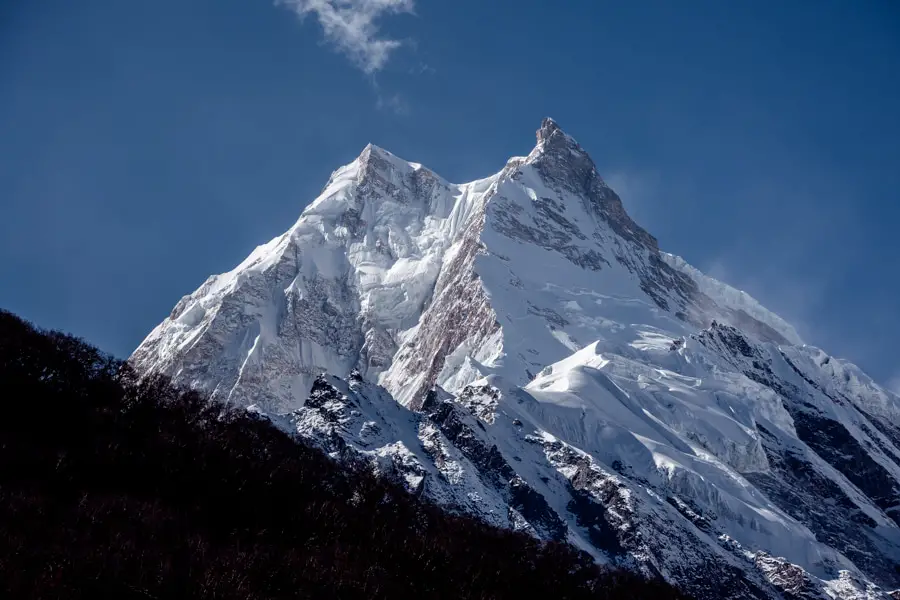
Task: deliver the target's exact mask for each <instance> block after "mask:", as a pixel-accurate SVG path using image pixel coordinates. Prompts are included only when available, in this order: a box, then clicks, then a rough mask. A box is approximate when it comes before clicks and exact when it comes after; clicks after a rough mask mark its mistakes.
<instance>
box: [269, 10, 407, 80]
mask: <svg viewBox="0 0 900 600" xmlns="http://www.w3.org/2000/svg"><path fill="white" fill-rule="evenodd" d="M275 4H276V5H278V6H284V7H286V8H288V9H290V10H291V11H293V12H294V13H295V14H296V15H297V16H298V17H300V18H301V19H304V18H306V17H307V16H308V15H314V16H315V18H316V20H317V21H318V22H319V25H321V26H322V31H323V33H324V35H325V40H326V41H327V42H328V43H329V44H330V45H331V46H333V48H334V49H335V50H336V51H337V52H339V53H341V54H343V55H344V56H346V57H347V58H348V59H349V60H350V62H352V63H353V64H354V66H356V67H357V68H358V69H360V70H361V71H362V72H363V73H365V74H366V75H374V74H375V73H377V72H378V71H380V70H381V69H382V68H384V66H385V64H387V62H388V59H389V58H390V56H391V54H392V53H393V52H394V51H395V50H396V49H397V48H399V47H400V46H402V45H403V42H402V41H400V40H395V39H390V38H389V37H382V36H380V35H379V32H380V28H379V25H378V20H379V19H380V18H381V17H382V16H385V15H394V14H401V13H412V12H413V9H414V7H415V3H414V0H276V2H275Z"/></svg>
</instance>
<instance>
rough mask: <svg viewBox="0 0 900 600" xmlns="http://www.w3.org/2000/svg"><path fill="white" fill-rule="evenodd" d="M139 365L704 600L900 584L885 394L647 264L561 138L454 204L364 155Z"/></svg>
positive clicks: (609, 193) (897, 463)
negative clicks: (282, 233)
mask: <svg viewBox="0 0 900 600" xmlns="http://www.w3.org/2000/svg"><path fill="white" fill-rule="evenodd" d="M132 361H133V363H134V364H135V365H136V366H137V367H138V368H139V369H143V370H146V371H155V372H162V373H166V374H169V375H171V376H172V377H173V378H174V379H175V380H176V381H177V382H179V383H183V384H186V385H190V386H193V387H196V388H199V389H203V390H206V391H208V392H210V393H211V394H212V395H213V396H214V397H215V398H218V399H221V400H225V401H229V402H232V403H236V404H240V405H244V406H252V410H256V411H260V412H263V413H265V414H267V415H269V416H270V418H271V419H272V420H273V422H274V423H276V424H277V425H278V426H280V427H282V428H284V429H286V430H288V431H291V432H292V433H295V434H296V435H298V436H300V437H302V438H305V439H307V440H308V441H310V442H311V443H314V444H316V445H319V446H320V447H322V448H323V449H324V450H325V451H327V452H329V453H331V454H332V455H334V456H335V457H337V458H339V459H341V460H346V461H363V462H364V463H365V464H370V465H372V467H373V468H375V469H376V470H377V471H378V472H380V473H382V474H384V475H385V476H388V477H393V478H396V479H397V480H398V481H400V482H401V483H403V484H404V485H405V486H407V488H408V489H409V490H410V492H412V493H416V494H421V495H423V496H425V497H427V498H429V499H431V500H433V501H436V502H438V503H440V504H442V505H444V506H446V507H447V508H448V509H450V510H457V511H462V512H467V513H471V514H475V515H478V516H479V517H481V518H483V519H485V520H487V521H489V522H491V523H494V524H496V525H499V526H503V527H511V528H516V529H522V530H525V531H528V532H530V533H532V534H533V535H536V536H539V537H542V538H546V539H560V540H561V539H567V540H569V541H570V542H572V543H573V544H576V545H578V546H579V547H581V548H583V549H585V550H586V551H588V552H590V553H591V554H593V555H594V556H595V558H596V559H597V560H599V561H602V562H610V563H614V564H617V565H622V566H625V567H628V568H634V569H638V570H641V571H643V572H645V573H647V574H648V575H651V576H662V577H666V578H667V579H670V580H671V581H673V582H675V583H677V584H679V585H681V586H683V587H684V588H685V589H687V590H688V591H690V592H691V593H692V594H694V595H695V596H696V597H698V598H776V597H788V598H826V597H840V598H866V597H872V598H877V597H883V592H882V591H881V590H882V589H892V588H893V587H898V586H900V567H898V565H900V529H898V526H897V522H898V521H900V399H898V398H897V397H896V396H894V395H893V394H891V393H889V392H887V391H885V390H883V389H881V388H880V387H879V386H877V385H876V384H875V383H874V382H872V381H871V380H870V379H869V378H867V377H866V376H865V375H864V374H863V373H862V372H860V371H859V369H857V368H856V367H854V366H853V365H850V364H848V363H846V362H844V361H840V360H837V359H834V358H831V357H829V356H828V355H827V354H825V353H824V352H822V351H821V350H818V349H816V348H812V347H809V346H805V345H803V344H802V341H801V340H800V338H799V336H798V335H797V333H796V331H795V330H794V328H793V327H791V326H790V324H788V323H786V322H785V321H784V320H783V319H781V318H780V317H778V316H777V315H775V314H773V313H771V312H770V311H768V310H766V309H765V308H764V307H762V306H761V305H760V304H759V303H758V302H756V301H755V300H754V299H753V298H751V297H749V296H748V295H747V294H745V293H743V292H739V291H737V290H734V289H733V288H731V287H729V286H727V285H725V284H722V283H720V282H718V281H716V280H714V279H712V278H709V277H707V276H705V275H703V274H702V273H700V272H699V271H697V270H696V269H694V268H693V267H691V266H690V265H688V264H686V263H685V262H684V261H683V260H682V259H680V258H678V257H676V256H673V255H669V254H665V253H662V252H660V251H659V248H658V246H657V242H656V240H655V239H654V238H653V237H652V236H651V235H650V234H648V233H647V232H646V231H644V230H643V229H642V228H641V227H640V226H639V225H637V224H636V223H634V222H633V221H632V220H631V218H630V217H629V216H628V215H627V214H626V213H625V211H624V209H623V208H622V204H621V201H620V200H619V198H618V196H616V194H615V192H613V190H611V189H610V188H609V187H608V186H607V185H606V184H605V183H604V181H603V180H602V178H601V177H600V176H599V174H598V173H597V171H596V168H595V166H594V164H593V162H592V161H591V159H590V157H589V156H588V155H587V153H586V152H585V151H584V149H583V148H581V146H580V145H578V143H577V142H575V140H574V139H572V138H571V137H570V136H568V135H567V134H565V133H564V132H563V131H561V130H560V128H559V127H558V126H557V125H556V123H554V122H553V121H552V120H549V119H547V120H545V121H544V122H543V123H542V125H541V128H540V129H539V131H538V140H537V145H536V146H535V148H534V149H533V150H532V151H531V152H530V153H529V154H528V155H527V156H525V157H517V158H513V159H510V160H509V161H508V162H507V164H506V165H505V166H504V167H503V169H502V170H501V171H500V172H498V173H496V174H495V175H493V176H491V177H488V178H485V179H482V180H478V181H474V182H471V183H466V184H451V183H448V182H446V181H445V180H443V179H441V178H440V177H439V176H437V175H435V174H434V173H432V172H431V171H429V170H428V169H426V168H424V167H422V166H421V165H418V164H415V163H409V162H406V161H403V160H401V159H399V158H397V157H395V156H393V155H391V154H390V153H388V152H387V151H385V150H382V149H379V148H377V147H375V146H368V147H367V148H366V149H365V150H364V151H363V153H362V154H361V155H360V157H359V158H358V159H356V160H355V161H353V162H352V163H351V164H349V165H347V166H345V167H343V168H341V169H338V170H337V171H335V173H334V174H333V175H332V177H331V179H330V180H329V182H328V184H327V185H326V187H325V189H324V190H323V192H322V194H321V195H320V196H319V197H318V198H317V199H315V200H314V201H313V202H312V203H311V204H310V205H309V206H308V207H307V209H306V210H305V211H304V212H303V214H302V215H301V216H300V219H299V220H298V221H297V223H296V224H295V225H294V226H293V227H292V228H291V229H290V230H289V231H288V232H286V233H285V234H284V235H282V236H280V237H278V238H276V239H275V240H272V241H271V242H269V243H268V244H266V245H264V246H260V247H259V248H257V250H256V251H254V252H253V254H251V256H250V257H248V259H247V260H245V261H244V262H243V263H242V264H241V265H239V266H238V267H236V268H235V269H234V270H233V271H231V272H229V273H226V274H223V275H218V276H214V277H212V278H210V279H209V280H208V281H207V282H206V283H205V284H204V285H203V286H201V287H200V288H199V289H198V290H197V291H196V292H194V293H193V294H191V295H189V296H185V297H184V298H183V299H182V300H181V301H180V302H179V303H178V305H177V306H176V307H175V309H174V310H173V312H172V314H171V315H170V317H169V318H167V319H166V320H165V321H164V322H163V323H161V324H160V325H159V326H158V327H157V328H156V329H154V331H153V332H151V333H150V335H149V336H148V337H147V339H146V340H145V341H144V342H143V343H142V344H141V346H140V347H139V348H138V349H137V350H136V351H135V353H134V355H133V357H132ZM322 373H327V374H328V375H322Z"/></svg>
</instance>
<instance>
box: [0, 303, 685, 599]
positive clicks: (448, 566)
mask: <svg viewBox="0 0 900 600" xmlns="http://www.w3.org/2000/svg"><path fill="white" fill-rule="evenodd" d="M0 398H2V417H0V597H2V598H48V599H49V598H54V599H57V598H141V599H147V598H182V597H187V598H235V599H237V598H240V599H262V598H329V597H334V598H412V597H420V598H508V597H517V598H532V597H541V596H544V595H546V597H548V598H677V597H679V596H678V595H677V593H676V592H674V591H673V590H672V588H670V587H668V586H667V585H666V584H664V583H661V582H658V581H645V580H642V579H640V578H638V577H637V576H636V575H632V574H629V573H623V572H608V571H603V570H601V569H599V568H598V567H596V566H595V565H594V564H593V563H592V561H591V560H590V559H589V558H588V557H587V556H586V555H583V554H579V553H577V552H576V551H574V550H573V549H572V548H570V547H568V546H565V545H560V544H544V543H540V542H538V541H536V540H534V539H532V538H530V537H528V536H525V535H521V534H516V533H512V532H509V531H503V530H498V529H494V528H491V527H488V526H486V525H484V524H482V523H480V522H478V521H475V520H472V519H469V518H463V517H456V516H451V515H448V514H447V513H444V512H442V511H440V510H439V509H438V508H436V507H434V506H431V505H428V504H425V503H422V502H420V501H418V500H415V499H414V498H412V497H411V496H409V495H407V494H406V493H405V492H403V491H402V490H401V489H400V488H398V487H395V486H394V485H392V484H390V483H387V482H385V481H382V480H379V479H377V478H375V477H373V476H372V475H370V474H369V473H367V472H364V471H357V470H352V469H348V468H346V467H344V466H341V465H338V464H336V463H335V462H333V461H331V460H330V459H329V458H328V457H327V456H325V455H323V454H322V453H321V452H319V451H317V450H314V449H311V448H308V447H306V446H303V445H301V444H298V443H297V442H296V441H294V440H292V439H290V438H289V437H288V436H286V435H285V434H284V433H282V432H280V431H278V430H277V429H275V428H274V427H271V426H270V425H269V424H268V423H267V422H266V421H264V420H262V419H260V418H258V417H254V416H253V415H251V414H247V413H245V412H243V411H234V410H228V409H226V408H224V407H222V406H220V405H216V404H211V403H209V402H207V401H206V400H205V399H204V398H202V397H201V396H199V395H197V394H195V393H192V392H184V391H179V390H176V389H174V388H173V387H171V386H170V385H169V384H168V382H167V381H165V380H163V379H159V378H157V379H153V380H150V381H141V382H138V381H137V379H136V378H135V377H134V375H133V373H132V372H131V370H130V369H129V368H128V367H127V365H125V364H124V363H123V362H121V361H118V360H115V359H113V358H112V357H110V356H107V355H105V354H103V353H102V352H100V351H98V350H97V349H95V348H93V347H91V346H89V345H87V344H85V343H84V342H82V341H81V340H79V339H77V338H74V337H71V336H68V335H65V334H61V333H56V332H44V331H40V330H37V329H35V328H34V327H32V326H31V325H29V324H28V323H25V322H23V321H22V320H20V319H19V318H17V317H16V316H14V315H12V314H10V313H8V312H3V311H0Z"/></svg>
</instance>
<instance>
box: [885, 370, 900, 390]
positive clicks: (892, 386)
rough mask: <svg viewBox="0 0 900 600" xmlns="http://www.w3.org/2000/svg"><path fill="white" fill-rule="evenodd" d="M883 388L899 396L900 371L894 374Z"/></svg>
mask: <svg viewBox="0 0 900 600" xmlns="http://www.w3.org/2000/svg"><path fill="white" fill-rule="evenodd" d="M885 387H886V388H887V389H888V390H890V391H892V392H894V393H895V394H897V395H898V396H900V371H898V372H897V373H896V374H894V376H893V377H891V378H890V379H888V380H887V383H886V384H885Z"/></svg>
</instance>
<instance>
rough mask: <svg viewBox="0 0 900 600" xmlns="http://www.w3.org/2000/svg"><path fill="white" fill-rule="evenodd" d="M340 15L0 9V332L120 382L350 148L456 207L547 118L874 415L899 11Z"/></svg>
mask: <svg viewBox="0 0 900 600" xmlns="http://www.w3.org/2000/svg"><path fill="white" fill-rule="evenodd" d="M391 5H392V6H394V8H400V9H403V8H410V7H413V8H414V14H409V13H405V12H402V11H400V12H397V11H394V12H391V11H385V12H383V13H382V14H377V12H378V11H377V10H376V8H378V7H389V6H391ZM342 6H343V7H344V9H345V10H347V11H351V10H352V11H355V12H353V13H352V14H351V13H350V12H344V13H340V14H337V15H335V14H334V13H333V11H332V10H331V9H330V8H329V7H333V0H312V1H310V0H297V1H295V2H293V3H290V4H283V5H281V6H275V5H274V4H273V3H272V2H270V1H269V0H155V1H153V2H137V1H123V0H79V1H78V2H71V1H70V0H44V1H43V2H12V3H9V2H7V3H4V4H3V7H2V8H0V201H2V208H3V210H2V213H0V306H2V307H4V308H7V309H10V310H13V311H15V312H17V313H19V314H21V315H23V316H25V317H27V318H30V319H32V320H34V321H36V322H37V323H38V324H40V325H43V326H47V327H54V328H61V329H65V330H68V331H71V332H73V333H76V334H78V335H80V336H83V337H85V338H86V339H87V340H89V341H91V342H93V343H96V344H98V345H99V346H100V347H102V348H104V349H106V350H109V351H111V352H113V353H115V354H118V355H120V356H127V355H128V354H129V353H130V351H131V350H132V349H133V348H134V347H135V346H136V345H137V344H138V343H139V342H140V341H141V339H142V338H143V336H144V335H145V334H146V333H147V332H148V331H149V330H150V329H151V328H152V327H153V326H154V325H155V324H156V323H157V322H159V321H160V320H161V319H162V318H164V317H165V316H166V315H167V314H168V312H169V311H170V310H171V308H172V306H173V305H174V304H175V303H176V302H177V301H178V299H179V298H180V297H181V296H182V295H183V294H186V293H189V292H191V291H192V290H194V289H195V288H196V287H197V286H198V285H199V284H200V283H202V282H203V280H204V279H205V278H206V277H207V276H208V275H209V274H211V273H216V272H222V271H226V270H229V269H231V268H232V267H233V266H234V265H235V264H236V263H238V262H239V261H240V260H242V259H243V258H244V256H245V255H246V254H248V253H249V252H250V251H251V250H252V249H253V248H254V247H255V246H256V245H257V244H259V243H262V242H265V241H267V240H269V239H270V238H272V237H274V236H276V235H278V234H279V233H281V232H282V231H284V230H285V229H287V227H288V226H290V224H291V223H293V221H294V220H295V219H296V218H297V216H298V215H299V213H300V211H301V210H302V209H303V207H304V206H305V204H306V203H307V202H309V201H310V200H311V199H312V198H313V197H314V196H315V195H316V193H317V192H318V191H319V190H320V188H321V187H322V185H323V184H324V183H325V181H326V179H327V178H328V175H329V174H330V172H331V171H332V170H333V169H334V168H336V167H337V166H339V165H341V164H344V163H347V162H349V161H350V160H352V159H353V158H355V156H356V155H357V154H359V152H360V151H361V150H362V148H363V147H364V146H365V144H366V143H367V142H370V141H371V142H374V143H376V144H378V145H380V146H383V147H386V148H388V149H390V150H391V151H393V152H394V153H395V154H398V155H399V156H402V157H404V158H407V159H410V160H415V161H418V162H422V163H424V164H426V165H428V166H430V167H431V168H433V169H434V170H436V171H437V172H439V173H441V174H442V175H444V176H445V177H447V178H448V179H451V180H455V181H464V180H470V179H474V178H477V177H481V176H485V175H487V174H490V173H492V172H494V171H496V170H499V168H501V167H502V165H503V164H504V162H505V160H506V158H507V157H509V156H511V155H518V154H523V153H526V152H528V151H529V150H530V148H531V147H532V145H533V143H534V130H535V129H536V128H537V126H538V124H539V122H540V119H541V118H542V117H543V116H545V115H550V116H553V117H554V118H555V119H556V120H557V121H559V122H560V124H561V125H562V126H563V128H564V129H565V130H566V131H567V132H568V133H570V134H571V135H573V136H574V137H575V138H577V139H578V140H579V141H580V142H581V144H582V145H583V146H584V147H585V148H586V149H587V150H588V151H589V152H590V153H591V155H592V156H593V157H594V160H595V161H596V163H597V165H598V168H599V169H600V171H601V173H602V174H603V175H604V176H605V177H606V178H607V180H608V181H609V182H610V183H611V184H612V185H613V187H614V188H616V189H617V190H618V191H619V192H620V194H621V195H622V196H623V199H624V201H625V202H626V205H627V207H628V208H629V210H630V212H631V213H632V214H633V216H634V217H635V218H636V220H637V221H638V222H640V223H641V224H642V225H644V226H645V227H646V228H647V229H648V230H649V231H651V232H652V233H653V234H654V235H656V236H657V237H658V238H659V240H660V245H661V246H662V247H663V248H664V249H666V250H668V251H671V252H674V253H677V254H681V255H682V256H684V257H685V258H686V259H687V260H688V261H690V262H691V263H693V264H694V265H696V266H697V267H699V268H701V269H704V270H706V271H708V272H710V273H711V274H712V275H714V276H716V277H719V278H720V279H723V280H724V281H727V282H729V283H731V284H733V285H736V286H738V287H740V288H743V289H745V290H747V291H748V292H750V293H752V294H753V295H755V296H756V297H757V298H759V299H760V300H761V301H762V302H763V303H764V304H766V305H767V306H769V307H770V308H772V309H774V310H776V311H777V312H779V313H781V314H782V315H784V316H785V317H787V318H788V319H790V320H792V321H793V322H794V323H795V324H796V325H797V327H798V328H799V330H800V332H801V334H802V335H804V337H805V338H806V339H807V340H808V341H810V342H811V343H814V344H816V345H819V346H822V347H824V348H825V349H826V350H828V351H829V352H831V353H833V354H836V355H838V356H842V357H846V358H849V359H852V360H853V361H855V362H857V363H859V364H860V365H862V366H863V367H864V368H865V369H867V370H868V371H869V372H870V373H871V374H872V375H873V376H874V377H875V378H876V379H878V380H880V381H882V382H886V383H887V382H891V381H892V382H893V385H897V386H898V388H900V310H898V307H900V301H898V298H900V3H898V2H896V1H895V0H870V1H866V2H850V1H847V0H841V1H829V0H805V1H804V0H792V1H791V2H781V1H777V2H776V1H757V0H754V1H743V0H729V1H728V2H723V1H721V0H709V1H700V0H689V1H684V2H671V1H668V0H663V1H659V2H650V1H636V2H611V1H610V2H607V1H587V0H584V1H580V0H573V1H570V2H525V1H521V0H519V1H513V0H491V1H490V2H485V1H484V0H479V1H475V0H471V1H469V0H458V1H453V2H435V1H430V2H429V1H426V0H415V1H413V0H368V1H367V2H366V1H363V0H343V2H342ZM316 7H317V8H318V12H315V11H314V12H312V13H310V14H308V15H307V16H306V18H305V19H303V20H300V19H298V18H297V14H296V13H297V12H302V11H303V9H304V8H316ZM351 16H352V17H353V19H352V20H351V22H352V23H353V24H354V26H352V27H350V26H348V27H341V22H342V21H341V20H340V19H341V18H344V19H345V20H346V19H347V18H348V17H351ZM323 21H324V22H325V23H326V24H329V23H330V24H331V25H330V26H329V27H328V29H327V30H326V29H323V26H322V23H323ZM335 23H336V25H335ZM386 41H393V42H394V43H385V42H386Z"/></svg>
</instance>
